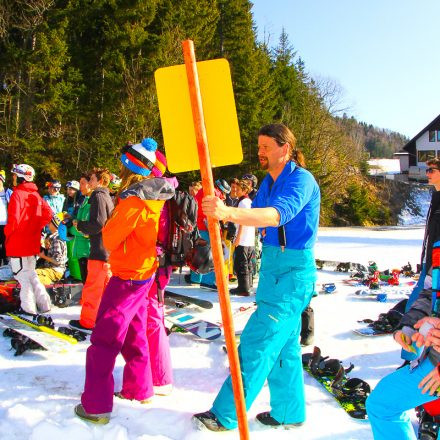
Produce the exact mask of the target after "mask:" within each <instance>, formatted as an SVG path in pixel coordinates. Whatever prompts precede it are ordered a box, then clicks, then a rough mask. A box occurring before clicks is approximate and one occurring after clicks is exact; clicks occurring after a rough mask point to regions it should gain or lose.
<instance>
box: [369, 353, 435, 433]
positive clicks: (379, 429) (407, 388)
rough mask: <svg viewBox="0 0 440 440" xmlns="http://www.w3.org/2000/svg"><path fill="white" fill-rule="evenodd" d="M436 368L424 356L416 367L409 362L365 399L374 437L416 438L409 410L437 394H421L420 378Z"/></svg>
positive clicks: (431, 399)
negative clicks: (411, 367)
mask: <svg viewBox="0 0 440 440" xmlns="http://www.w3.org/2000/svg"><path fill="white" fill-rule="evenodd" d="M433 369H434V365H432V363H431V361H430V360H429V359H428V358H425V359H424V360H423V361H422V362H421V363H420V364H419V365H418V366H417V367H416V368H414V369H413V370H411V369H410V367H409V365H407V366H406V367H403V368H400V369H399V370H396V371H394V372H393V373H391V374H389V375H388V376H385V377H384V378H383V379H382V380H381V381H380V382H379V383H378V384H377V386H376V388H375V389H374V390H373V392H372V393H371V395H370V396H369V397H368V399H367V402H366V407H367V413H368V418H369V420H370V423H371V429H372V430H373V436H374V440H390V439H396V440H397V439H398V440H416V438H417V436H416V434H415V433H414V429H413V427H412V424H411V420H410V417H409V414H408V410H410V409H412V408H415V407H416V406H419V405H422V404H424V403H427V402H431V401H433V400H437V399H438V396H436V395H434V396H430V395H429V394H422V390H421V389H420V388H419V383H420V381H421V380H422V379H423V378H424V377H425V376H426V375H427V374H429V373H430V372H431V371H432V370H433Z"/></svg>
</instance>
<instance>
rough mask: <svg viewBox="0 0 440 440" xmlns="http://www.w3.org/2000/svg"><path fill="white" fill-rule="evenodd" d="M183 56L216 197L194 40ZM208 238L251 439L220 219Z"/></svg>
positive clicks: (242, 421) (243, 434) (211, 223)
mask: <svg viewBox="0 0 440 440" xmlns="http://www.w3.org/2000/svg"><path fill="white" fill-rule="evenodd" d="M182 46H183V57H184V60H185V66H186V75H187V78H188V87H189V95H190V100H191V108H192V114H193V121H194V129H195V134H196V142H197V150H198V153H199V163H200V174H201V176H202V186H203V193H204V194H205V195H210V196H212V195H214V180H213V177H212V169H211V158H210V156H209V150H208V138H207V136H206V127H205V120H204V116H203V106H202V95H201V93H200V84H199V76H198V72H197V64H196V56H195V52H194V43H193V41H192V40H185V41H184V42H183V43H182ZM208 231H209V239H210V241H211V249H212V257H213V259H214V268H215V279H216V282H217V288H218V292H219V302H220V310H221V314H222V320H223V327H224V333H225V341H226V348H227V351H228V358H229V365H230V370H231V378H232V389H233V391H234V399H235V409H236V411H237V420H238V429H239V431H240V439H241V440H248V439H249V428H248V423H247V416H246V403H245V399H244V392H243V381H242V378H241V369H240V361H239V359H238V350H237V345H236V343H235V331H234V321H233V319H232V312H231V302H230V300H229V290H228V282H227V274H226V271H225V264H224V263H225V262H224V259H223V249H222V244H221V238H220V226H219V223H218V221H217V220H215V219H214V218H212V217H208Z"/></svg>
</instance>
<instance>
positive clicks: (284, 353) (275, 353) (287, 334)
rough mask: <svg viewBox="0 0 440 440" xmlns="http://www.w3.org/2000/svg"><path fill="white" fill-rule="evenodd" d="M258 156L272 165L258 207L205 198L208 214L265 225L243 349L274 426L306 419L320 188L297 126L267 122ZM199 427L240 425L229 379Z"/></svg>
mask: <svg viewBox="0 0 440 440" xmlns="http://www.w3.org/2000/svg"><path fill="white" fill-rule="evenodd" d="M258 159H259V162H260V166H261V168H263V169H265V170H267V171H268V174H267V176H266V177H265V179H264V180H263V182H262V184H261V186H260V188H259V190H258V193H257V195H256V197H255V199H254V201H253V203H252V208H253V209H242V208H234V207H229V206H225V205H224V204H223V202H222V201H221V200H220V199H219V198H217V197H215V196H206V197H205V198H204V199H203V205H202V206H203V211H204V213H205V214H206V215H207V216H212V217H214V218H216V219H218V220H224V221H228V222H229V221H230V222H234V223H238V224H240V225H245V226H256V227H259V228H261V230H262V235H263V236H264V242H263V253H262V261H261V269H260V278H259V283H258V288H257V293H256V301H257V305H258V307H257V310H256V311H255V312H254V314H253V315H252V316H251V318H250V319H249V321H248V323H247V325H246V327H245V329H244V330H243V334H242V336H241V343H240V347H239V355H240V362H241V370H242V377H243V386H244V394H245V399H246V407H247V408H249V407H250V406H251V404H252V402H253V401H254V400H255V398H256V397H257V395H258V393H259V392H260V390H261V389H262V387H263V385H264V383H265V381H266V380H267V382H268V386H269V390H270V395H271V398H270V403H271V410H270V411H267V412H263V413H260V414H258V415H257V420H258V421H259V422H260V423H262V424H264V425H268V426H279V425H284V426H287V427H290V426H295V425H300V424H302V423H303V422H304V420H305V395H304V382H303V370H302V363H301V347H300V344H299V335H300V330H301V313H302V311H303V310H304V308H305V307H306V306H307V304H308V303H309V302H310V299H311V298H312V295H313V292H314V286H315V281H316V266H315V258H314V250H313V248H314V245H315V241H316V235H317V232H318V223H319V207H320V191H319V187H318V185H317V183H316V181H315V179H314V177H313V176H312V174H310V172H308V171H307V170H306V169H305V168H304V166H305V162H304V156H303V155H302V153H301V152H300V151H299V150H298V149H297V148H296V139H295V137H294V135H293V134H292V132H291V131H290V130H289V129H288V128H287V127H286V126H284V125H282V124H270V125H266V126H264V127H262V128H261V129H260V131H259V136H258ZM194 420H195V422H196V423H197V425H198V426H202V427H203V426H204V427H206V428H208V429H210V430H212V431H224V430H228V429H234V428H236V427H237V416H236V412H235V405H234V397H233V392H232V381H231V377H228V378H227V379H226V381H225V383H224V384H223V386H222V388H221V390H220V392H219V394H218V396H217V398H216V399H215V401H214V404H213V406H212V408H211V410H210V411H206V412H204V413H200V414H196V415H195V416H194Z"/></svg>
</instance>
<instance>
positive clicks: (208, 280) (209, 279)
mask: <svg viewBox="0 0 440 440" xmlns="http://www.w3.org/2000/svg"><path fill="white" fill-rule="evenodd" d="M199 232H200V236H201V237H202V238H203V240H206V241H207V242H208V243H210V240H209V233H208V231H199ZM191 281H192V282H193V283H204V284H209V285H210V286H215V272H214V271H212V272H208V273H205V274H204V275H202V274H200V273H197V272H193V271H191Z"/></svg>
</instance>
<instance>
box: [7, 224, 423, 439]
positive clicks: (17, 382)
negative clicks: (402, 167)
mask: <svg viewBox="0 0 440 440" xmlns="http://www.w3.org/2000/svg"><path fill="white" fill-rule="evenodd" d="M422 239H423V228H399V227H395V228H324V229H322V230H320V233H319V240H318V244H317V248H316V257H317V258H319V259H325V260H339V261H354V262H360V263H363V264H366V263H367V262H368V261H369V260H374V261H376V263H377V264H378V266H379V269H381V270H383V269H386V268H394V267H401V266H402V265H404V264H406V263H407V262H408V261H410V262H411V264H412V265H413V267H415V264H416V263H417V262H418V260H419V256H420V251H421V245H422ZM346 278H348V275H347V274H346V273H337V272H329V271H319V282H318V290H319V287H320V285H321V284H322V283H327V282H335V283H336V285H337V291H336V292H335V293H333V294H328V295H327V294H323V293H320V294H319V296H318V297H316V298H314V299H313V301H312V307H313V308H314V310H315V322H316V336H315V343H316V345H318V346H319V347H320V348H321V350H322V354H323V355H324V356H326V355H328V356H330V357H332V358H339V359H341V360H342V361H343V363H344V365H346V366H348V365H349V364H350V362H351V363H353V364H354V365H355V368H354V370H353V371H352V372H351V374H350V376H351V377H361V378H363V379H364V380H366V381H368V382H369V383H370V385H371V386H372V387H374V386H375V385H376V383H377V382H378V380H379V379H380V378H381V377H383V376H384V375H386V374H388V373H389V372H391V371H393V370H394V369H395V368H396V367H397V366H398V365H399V364H400V363H401V362H400V358H399V352H400V350H399V349H398V347H397V344H395V343H394V342H393V341H392V338H391V337H390V336H383V337H376V338H362V337H359V336H356V335H355V334H354V333H353V332H352V329H353V328H354V327H357V326H359V324H358V323H357V320H359V319H363V318H377V315H378V314H379V313H381V312H385V311H387V310H388V309H389V308H390V307H392V305H393V304H395V302H396V301H397V300H398V298H400V297H402V295H404V294H405V293H408V292H410V290H411V287H410V286H409V285H407V284H404V285H402V286H400V287H397V288H395V289H394V290H393V292H391V291H390V292H389V295H388V297H389V301H388V302H387V303H380V302H377V301H375V300H373V299H371V298H367V297H360V296H358V295H355V294H354V292H355V290H357V289H358V288H356V287H351V286H348V285H345V284H343V283H342V280H343V279H346ZM406 281H409V280H406ZM183 283H184V281H183V275H181V276H179V275H175V276H174V279H173V284H174V285H175V286H178V285H179V284H183ZM170 290H172V289H171V288H170ZM186 290H187V291H188V290H191V291H192V292H193V293H194V295H196V296H198V297H200V298H204V299H208V300H211V301H213V302H214V303H215V306H214V308H213V309H212V310H209V311H206V312H203V316H204V317H205V318H206V319H208V320H212V321H217V320H219V319H220V312H219V307H218V300H217V298H216V293H215V292H209V291H205V290H203V289H198V288H195V287H190V288H187V289H186ZM252 300H253V298H234V297H232V299H231V301H232V306H233V309H234V310H235V309H237V308H238V307H240V306H241V305H243V304H245V303H249V302H252ZM194 313H200V312H199V311H198V310H197V309H194ZM78 314H79V307H78V306H76V307H69V308H66V309H57V308H54V310H53V313H52V316H53V317H54V319H55V320H56V322H57V324H66V323H67V322H68V320H69V319H72V318H76V317H77V316H78ZM170 338H171V345H172V358H173V366H174V379H175V388H174V391H173V393H172V394H171V395H170V396H166V397H159V396H156V397H155V398H154V401H153V403H152V404H149V405H141V404H139V403H132V402H126V401H121V400H118V399H115V402H114V410H113V414H112V419H111V421H110V423H109V424H108V425H106V426H104V427H100V426H93V425H90V424H88V423H85V422H83V421H81V420H79V419H77V418H76V417H75V416H74V415H73V408H74V405H75V404H77V403H78V402H79V398H80V394H81V391H82V389H83V382H84V364H85V351H86V349H87V345H88V343H87V342H82V343H80V344H78V346H75V347H73V350H72V351H71V352H70V353H67V354H60V355H56V354H48V353H44V352H37V351H35V352H26V353H24V354H23V355H22V356H18V357H14V355H13V351H11V350H10V345H9V339H8V338H0V359H1V363H0V369H1V376H0V439H4V440H18V439H20V440H22V439H30V440H48V439H55V440H98V439H105V440H147V439H148V440H149V439H154V440H165V439H173V440H204V439H220V438H221V439H223V440H227V439H237V438H239V437H238V432H237V431H233V432H227V433H212V432H209V431H196V430H195V429H194V427H193V425H192V423H191V415H192V414H193V413H195V412H199V411H204V410H207V409H209V408H210V405H211V403H212V401H213V399H214V397H215V396H216V393H217V391H218V390H219V388H220V386H221V384H222V382H223V380H224V379H225V377H226V376H227V374H228V363H227V357H226V355H225V353H224V351H223V349H222V345H223V344H222V342H221V341H215V342H204V341H200V340H197V339H196V338H194V337H192V336H191V335H188V334H179V333H173V334H171V336H170ZM312 349H313V347H306V348H304V352H311V351H312ZM122 366H123V362H122V359H118V361H117V367H116V370H115V383H116V386H115V387H116V390H119V386H120V383H121V375H122ZM305 382H306V395H307V422H306V423H305V424H304V425H303V426H302V427H299V428H296V429H294V430H289V431H286V430H284V429H270V428H266V427H263V426H261V425H260V424H259V423H258V422H256V421H255V415H256V414H257V413H258V412H261V411H265V410H268V409H269V408H270V407H269V393H268V390H267V387H265V388H264V389H263V391H262V392H261V394H260V395H259V396H258V398H257V400H256V402H255V403H254V405H253V407H252V408H251V410H250V411H249V413H248V418H249V428H250V436H251V439H256V440H257V439H267V438H271V439H292V438H295V439H296V440H300V439H302V440H313V439H316V440H318V439H319V440H337V439H341V440H342V439H344V440H348V439H356V440H367V439H372V435H371V431H370V427H369V424H368V422H365V421H357V420H355V419H352V418H350V417H349V416H348V415H347V414H346V413H345V412H344V411H343V410H342V409H341V408H340V407H339V406H338V405H337V404H336V403H335V401H334V400H333V398H332V397H331V396H330V395H329V394H327V393H326V391H324V390H323V389H322V388H321V387H320V386H319V385H318V384H317V382H316V381H315V380H314V379H312V378H310V377H309V376H308V375H307V374H305Z"/></svg>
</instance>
